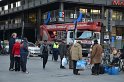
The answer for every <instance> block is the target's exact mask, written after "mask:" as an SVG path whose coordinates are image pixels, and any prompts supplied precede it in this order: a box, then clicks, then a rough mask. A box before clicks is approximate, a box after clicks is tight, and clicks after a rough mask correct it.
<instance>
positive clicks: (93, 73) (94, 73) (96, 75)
mask: <svg viewBox="0 0 124 82" xmlns="http://www.w3.org/2000/svg"><path fill="white" fill-rule="evenodd" d="M91 75H95V76H97V75H99V74H96V73H92V74H91Z"/></svg>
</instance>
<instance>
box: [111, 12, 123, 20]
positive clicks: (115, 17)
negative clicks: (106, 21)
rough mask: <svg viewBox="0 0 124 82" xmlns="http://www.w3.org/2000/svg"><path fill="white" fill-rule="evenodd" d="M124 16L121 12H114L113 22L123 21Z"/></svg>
mask: <svg viewBox="0 0 124 82" xmlns="http://www.w3.org/2000/svg"><path fill="white" fill-rule="evenodd" d="M122 17H123V14H122V12H119V11H113V13H112V20H122Z"/></svg>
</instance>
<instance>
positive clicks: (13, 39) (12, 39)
mask: <svg viewBox="0 0 124 82" xmlns="http://www.w3.org/2000/svg"><path fill="white" fill-rule="evenodd" d="M16 37H17V34H16V33H13V34H12V35H11V38H10V40H9V54H10V67H9V71H14V55H13V54H12V49H13V45H14V44H15V39H16Z"/></svg>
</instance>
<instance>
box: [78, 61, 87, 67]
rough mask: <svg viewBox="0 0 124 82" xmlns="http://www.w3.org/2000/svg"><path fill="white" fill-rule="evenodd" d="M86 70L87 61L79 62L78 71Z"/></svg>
mask: <svg viewBox="0 0 124 82" xmlns="http://www.w3.org/2000/svg"><path fill="white" fill-rule="evenodd" d="M85 68H86V61H85V60H78V61H77V63H76V69H85Z"/></svg>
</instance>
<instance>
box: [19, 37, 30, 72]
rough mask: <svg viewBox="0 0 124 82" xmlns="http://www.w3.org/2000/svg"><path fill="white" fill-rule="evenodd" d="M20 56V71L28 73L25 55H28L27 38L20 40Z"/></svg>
mask: <svg viewBox="0 0 124 82" xmlns="http://www.w3.org/2000/svg"><path fill="white" fill-rule="evenodd" d="M20 56H21V57H20V58H21V60H20V61H21V71H22V72H23V73H27V74H28V73H29V72H28V71H27V68H26V64H27V56H28V40H27V38H24V39H23V40H22V42H21V48H20Z"/></svg>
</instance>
